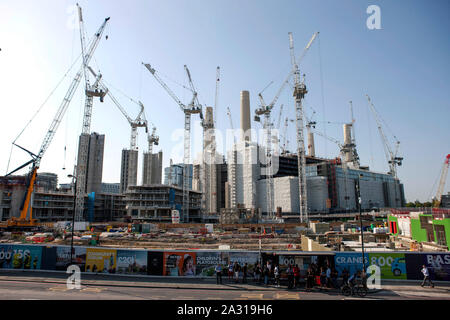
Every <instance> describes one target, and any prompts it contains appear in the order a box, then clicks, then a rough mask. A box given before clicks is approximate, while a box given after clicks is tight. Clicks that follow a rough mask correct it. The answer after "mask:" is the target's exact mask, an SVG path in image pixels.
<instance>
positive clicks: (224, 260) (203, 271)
mask: <svg viewBox="0 0 450 320" xmlns="http://www.w3.org/2000/svg"><path fill="white" fill-rule="evenodd" d="M196 256H197V263H196V266H195V274H196V275H197V276H201V277H211V276H214V275H215V274H216V273H215V268H216V266H217V264H220V265H221V266H222V268H225V267H226V266H227V265H228V263H229V261H230V255H229V253H228V252H197V255H196Z"/></svg>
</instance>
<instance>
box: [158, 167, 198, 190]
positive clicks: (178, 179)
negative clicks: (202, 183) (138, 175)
mask: <svg viewBox="0 0 450 320" xmlns="http://www.w3.org/2000/svg"><path fill="white" fill-rule="evenodd" d="M183 168H184V164H183V163H176V164H172V165H171V166H170V167H167V168H164V184H166V185H174V186H178V187H180V188H183ZM187 169H188V179H189V181H188V186H189V189H192V180H193V179H192V178H193V171H194V166H193V165H192V164H188V165H187Z"/></svg>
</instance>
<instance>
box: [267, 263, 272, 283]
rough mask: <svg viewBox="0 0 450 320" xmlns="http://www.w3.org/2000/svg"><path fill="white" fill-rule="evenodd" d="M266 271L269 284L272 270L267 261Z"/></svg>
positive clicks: (270, 264)
mask: <svg viewBox="0 0 450 320" xmlns="http://www.w3.org/2000/svg"><path fill="white" fill-rule="evenodd" d="M267 270H268V274H267V277H268V283H269V282H271V279H272V272H273V270H272V261H270V260H269V261H267Z"/></svg>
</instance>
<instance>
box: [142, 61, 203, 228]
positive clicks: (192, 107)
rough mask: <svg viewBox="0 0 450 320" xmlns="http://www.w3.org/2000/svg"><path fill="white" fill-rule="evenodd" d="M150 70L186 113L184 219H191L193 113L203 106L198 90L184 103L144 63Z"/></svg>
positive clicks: (147, 65) (148, 68)
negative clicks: (190, 182) (190, 175)
mask: <svg viewBox="0 0 450 320" xmlns="http://www.w3.org/2000/svg"><path fill="white" fill-rule="evenodd" d="M143 64H144V66H145V67H146V68H147V70H148V71H150V73H151V74H152V75H153V76H154V77H155V79H156V81H158V83H159V84H160V85H161V86H162V87H163V88H164V89H165V90H166V91H167V93H168V94H169V95H170V96H171V97H172V99H173V100H175V102H176V103H177V104H178V106H179V107H180V110H181V111H182V112H183V113H184V159H183V162H184V170H183V221H184V222H188V221H189V181H188V164H189V159H190V138H191V115H192V114H196V113H200V112H201V106H199V105H198V104H196V102H198V99H197V92H195V91H194V92H193V97H192V100H191V102H190V103H189V104H188V105H185V104H183V103H182V102H181V101H180V99H178V97H177V96H176V95H175V94H174V93H173V92H172V90H170V88H169V87H168V86H167V85H166V84H165V83H164V81H163V80H162V79H161V78H160V77H159V75H158V74H157V72H156V70H155V69H154V68H152V67H151V65H150V64H148V63H143Z"/></svg>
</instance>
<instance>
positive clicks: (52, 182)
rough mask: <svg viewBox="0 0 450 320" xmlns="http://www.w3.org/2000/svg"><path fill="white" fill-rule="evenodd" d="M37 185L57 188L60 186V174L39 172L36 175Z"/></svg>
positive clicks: (48, 188) (47, 188) (52, 188)
mask: <svg viewBox="0 0 450 320" xmlns="http://www.w3.org/2000/svg"><path fill="white" fill-rule="evenodd" d="M36 186H37V187H41V188H43V189H44V190H56V188H57V187H58V175H57V174H56V173H51V172H39V173H38V174H37V177H36Z"/></svg>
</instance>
